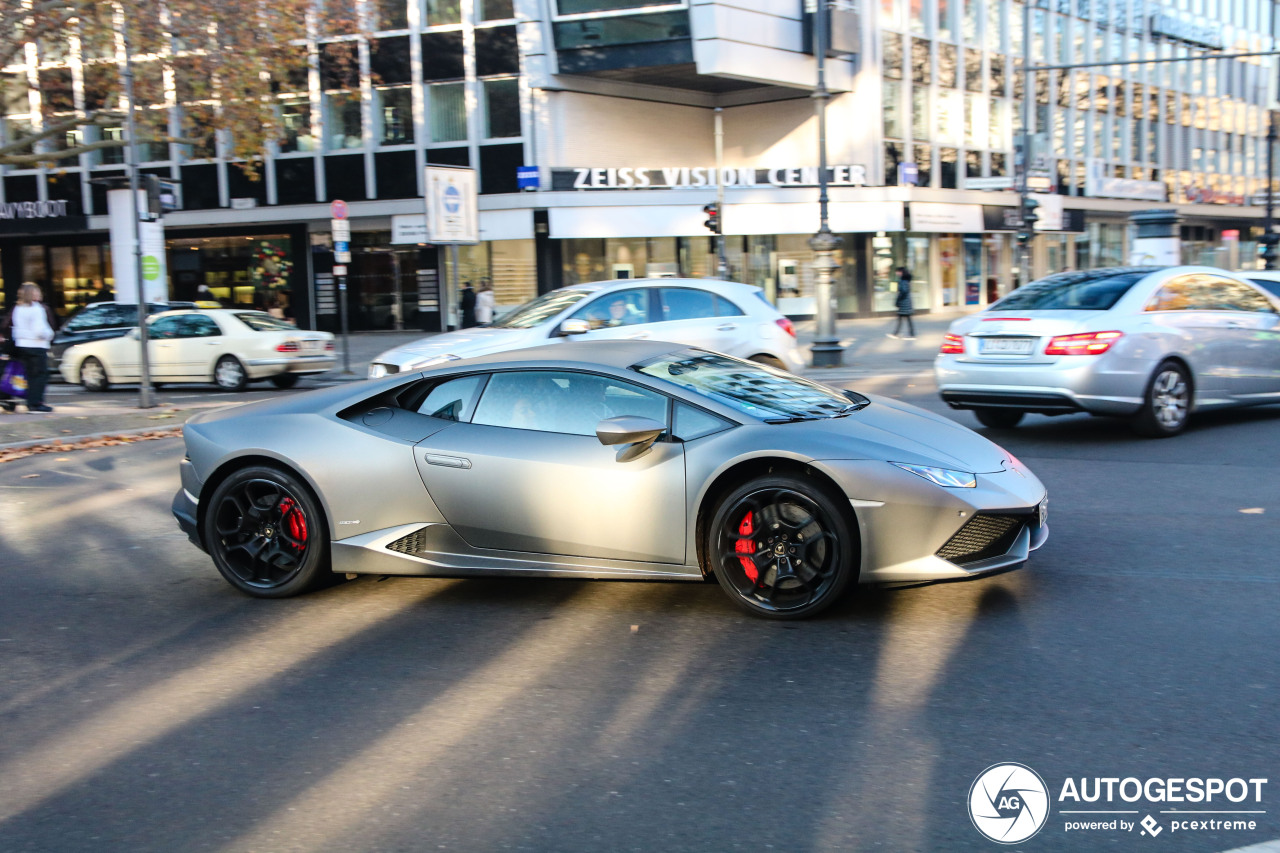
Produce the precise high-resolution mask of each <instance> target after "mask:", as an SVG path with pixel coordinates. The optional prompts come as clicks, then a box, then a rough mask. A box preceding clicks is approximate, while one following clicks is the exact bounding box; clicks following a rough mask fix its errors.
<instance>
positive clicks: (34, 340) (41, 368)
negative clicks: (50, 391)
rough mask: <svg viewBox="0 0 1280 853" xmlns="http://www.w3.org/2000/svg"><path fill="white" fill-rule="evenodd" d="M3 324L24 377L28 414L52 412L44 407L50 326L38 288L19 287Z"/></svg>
mask: <svg viewBox="0 0 1280 853" xmlns="http://www.w3.org/2000/svg"><path fill="white" fill-rule="evenodd" d="M6 325H7V326H8V336H9V337H10V338H12V339H13V345H14V347H15V349H14V356H15V357H16V358H17V359H18V360H20V361H21V362H22V369H23V372H25V373H26V374H27V411H28V412H52V411H53V409H52V408H50V407H49V406H46V405H45V404H44V386H45V379H46V371H47V369H48V359H49V345H50V343H52V342H53V323H52V322H51V320H50V318H49V311H48V309H47V308H46V307H45V305H44V302H43V294H41V292H40V288H39V286H37V285H35V284H32V283H31V282H29V281H28V282H25V283H23V285H22V286H21V287H19V288H18V304H17V305H15V306H13V310H12V311H11V312H9V320H8V323H7V324H6ZM6 408H7V407H6Z"/></svg>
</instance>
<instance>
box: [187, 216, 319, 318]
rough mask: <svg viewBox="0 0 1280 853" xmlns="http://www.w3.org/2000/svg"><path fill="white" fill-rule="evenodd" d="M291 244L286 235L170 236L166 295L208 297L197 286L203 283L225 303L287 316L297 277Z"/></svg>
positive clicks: (215, 296) (194, 297)
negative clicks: (278, 310) (271, 310)
mask: <svg viewBox="0 0 1280 853" xmlns="http://www.w3.org/2000/svg"><path fill="white" fill-rule="evenodd" d="M292 242H293V241H292V240H291V239H290V238H289V236H288V235H287V234H265V235H256V236H244V237H196V238H189V239H174V240H168V241H166V245H167V246H168V249H169V256H168V266H169V274H170V277H171V281H170V295H171V296H172V297H173V298H174V299H190V300H194V299H199V298H201V297H204V298H208V297H207V296H205V294H203V293H201V292H199V287H200V285H205V286H206V287H208V288H209V291H210V293H212V295H213V298H215V299H217V300H218V301H219V302H221V303H222V304H223V305H225V306H228V307H233V306H234V307H237V308H258V309H261V310H268V309H271V308H279V309H280V310H281V312H282V313H284V314H285V315H286V316H290V311H289V308H290V305H291V303H292V295H293V290H292V288H293V284H294V279H295V276H294V270H293V247H292Z"/></svg>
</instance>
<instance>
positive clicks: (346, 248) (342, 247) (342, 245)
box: [333, 240, 351, 252]
mask: <svg viewBox="0 0 1280 853" xmlns="http://www.w3.org/2000/svg"><path fill="white" fill-rule="evenodd" d="M333 251H334V252H350V251H351V242H350V241H349V240H334V241H333Z"/></svg>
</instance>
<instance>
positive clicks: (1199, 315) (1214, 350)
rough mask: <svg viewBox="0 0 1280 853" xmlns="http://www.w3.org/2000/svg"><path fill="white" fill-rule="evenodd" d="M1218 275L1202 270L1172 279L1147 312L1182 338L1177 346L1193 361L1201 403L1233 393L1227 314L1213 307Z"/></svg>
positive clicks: (1148, 305)
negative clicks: (1202, 271)
mask: <svg viewBox="0 0 1280 853" xmlns="http://www.w3.org/2000/svg"><path fill="white" fill-rule="evenodd" d="M1217 278H1218V277H1217V276H1211V275H1205V274H1202V273H1192V274H1188V275H1180V276H1177V277H1175V278H1171V279H1169V280H1168V281H1166V282H1165V283H1164V284H1163V285H1162V286H1161V287H1160V289H1159V290H1158V291H1156V293H1155V295H1154V296H1152V297H1151V299H1150V301H1148V303H1147V306H1146V309H1145V311H1144V314H1145V316H1146V318H1147V319H1148V320H1149V321H1150V322H1152V323H1154V324H1155V325H1157V326H1160V327H1163V328H1164V329H1165V330H1166V331H1167V332H1169V333H1172V334H1174V335H1176V336H1177V337H1178V338H1180V339H1181V340H1180V343H1179V344H1178V346H1177V349H1178V350H1179V352H1180V354H1181V355H1183V356H1185V357H1186V358H1187V359H1188V360H1189V361H1190V363H1191V367H1192V370H1193V371H1194V372H1195V389H1196V390H1195V394H1196V399H1197V401H1199V402H1202V403H1206V402H1214V401H1218V402H1221V401H1224V400H1225V399H1228V398H1229V397H1230V396H1231V394H1232V391H1231V389H1232V382H1231V377H1230V371H1231V365H1232V363H1233V361H1234V359H1233V357H1232V355H1231V341H1230V337H1229V335H1228V334H1227V317H1226V316H1225V315H1224V314H1223V313H1222V312H1219V311H1213V310H1210V309H1211V306H1212V305H1213V304H1214V303H1213V300H1212V291H1213V288H1214V286H1215V281H1216V279H1217ZM1153 367H1154V365H1153Z"/></svg>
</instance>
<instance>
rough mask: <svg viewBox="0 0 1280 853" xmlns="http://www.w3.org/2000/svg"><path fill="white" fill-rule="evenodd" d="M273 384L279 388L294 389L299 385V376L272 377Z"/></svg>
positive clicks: (286, 374)
mask: <svg viewBox="0 0 1280 853" xmlns="http://www.w3.org/2000/svg"><path fill="white" fill-rule="evenodd" d="M271 384H272V385H274V386H276V387H277V388H292V387H293V386H294V385H297V384H298V374H296V373H282V374H280V375H279V376H272V377H271Z"/></svg>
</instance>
